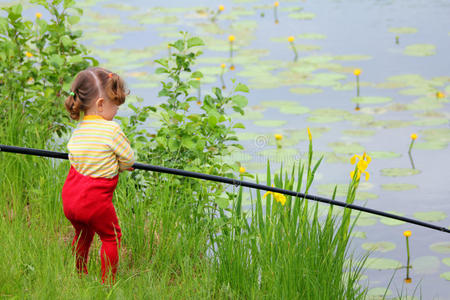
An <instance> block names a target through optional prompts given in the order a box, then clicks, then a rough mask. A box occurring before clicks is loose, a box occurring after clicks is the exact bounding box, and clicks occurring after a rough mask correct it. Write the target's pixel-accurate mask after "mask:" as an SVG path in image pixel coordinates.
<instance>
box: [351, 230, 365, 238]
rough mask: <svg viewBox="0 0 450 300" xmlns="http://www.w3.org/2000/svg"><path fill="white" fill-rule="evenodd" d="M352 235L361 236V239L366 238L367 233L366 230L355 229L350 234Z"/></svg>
mask: <svg viewBox="0 0 450 300" xmlns="http://www.w3.org/2000/svg"><path fill="white" fill-rule="evenodd" d="M350 236H351V237H355V238H359V239H366V238H367V235H366V233H365V232H364V231H356V230H353V231H352V233H351V234H350Z"/></svg>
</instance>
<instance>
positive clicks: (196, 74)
mask: <svg viewBox="0 0 450 300" xmlns="http://www.w3.org/2000/svg"><path fill="white" fill-rule="evenodd" d="M191 78H203V73H202V72H200V71H195V72H194V73H192V75H191Z"/></svg>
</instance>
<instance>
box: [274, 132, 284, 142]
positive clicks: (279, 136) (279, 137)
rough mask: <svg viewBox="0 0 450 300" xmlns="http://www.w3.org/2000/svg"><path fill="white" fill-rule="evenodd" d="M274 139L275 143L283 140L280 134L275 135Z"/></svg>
mask: <svg viewBox="0 0 450 300" xmlns="http://www.w3.org/2000/svg"><path fill="white" fill-rule="evenodd" d="M275 139H276V140H277V141H281V140H282V139H283V136H282V135H281V134H279V133H277V134H275Z"/></svg>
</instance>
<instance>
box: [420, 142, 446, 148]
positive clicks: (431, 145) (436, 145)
mask: <svg viewBox="0 0 450 300" xmlns="http://www.w3.org/2000/svg"><path fill="white" fill-rule="evenodd" d="M447 145H448V143H447V142H443V141H429V142H417V143H415V144H414V148H415V149H422V150H442V149H445V148H447Z"/></svg>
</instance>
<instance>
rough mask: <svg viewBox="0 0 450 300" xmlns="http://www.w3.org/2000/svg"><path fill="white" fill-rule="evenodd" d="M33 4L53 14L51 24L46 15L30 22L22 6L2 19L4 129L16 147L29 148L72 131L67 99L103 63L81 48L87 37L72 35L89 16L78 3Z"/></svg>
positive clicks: (0, 78)
mask: <svg viewBox="0 0 450 300" xmlns="http://www.w3.org/2000/svg"><path fill="white" fill-rule="evenodd" d="M32 2H33V3H36V4H39V5H41V7H42V8H44V9H45V10H46V11H47V12H48V14H49V18H48V19H47V20H46V19H44V18H42V14H40V13H39V14H36V19H35V20H34V21H29V20H25V19H24V17H23V16H22V10H23V9H22V6H21V5H20V4H19V5H14V6H10V7H6V8H3V10H4V11H5V12H6V14H7V15H6V16H5V17H0V111H1V113H2V118H0V126H1V127H2V129H5V130H2V131H3V132H8V133H12V134H11V135H10V137H11V138H13V140H12V141H11V142H12V143H14V144H25V145H29V143H33V142H34V139H39V140H41V141H44V142H46V141H48V140H49V139H51V138H52V137H53V136H54V134H55V133H56V134H57V135H58V136H61V135H62V134H63V133H64V132H66V131H67V130H68V127H67V126H65V123H67V122H68V120H69V119H68V116H67V113H65V112H64V105H63V99H64V98H65V97H66V96H67V93H68V90H69V88H70V84H71V82H72V79H73V77H74V76H75V75H76V74H77V73H78V72H79V71H81V70H83V69H85V68H87V67H88V66H90V65H91V64H92V65H97V64H98V63H97V61H96V60H95V59H94V58H92V57H89V56H87V53H88V51H87V49H86V48H85V47H84V46H83V45H81V44H79V42H78V39H79V38H80V37H81V35H82V32H81V31H72V30H71V25H73V24H76V23H77V22H78V21H79V18H80V17H79V15H80V14H82V12H83V11H82V10H81V9H79V8H74V7H73V5H74V4H75V1H73V0H64V1H63V0H53V1H45V0H34V1H32ZM6 128H8V129H6ZM19 132H20V134H19ZM29 134H31V137H30V136H29ZM37 135H38V138H36V136H37ZM24 139H27V140H24Z"/></svg>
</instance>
